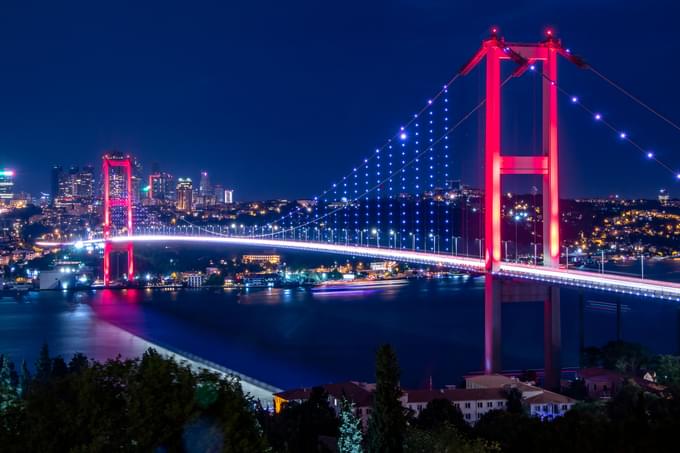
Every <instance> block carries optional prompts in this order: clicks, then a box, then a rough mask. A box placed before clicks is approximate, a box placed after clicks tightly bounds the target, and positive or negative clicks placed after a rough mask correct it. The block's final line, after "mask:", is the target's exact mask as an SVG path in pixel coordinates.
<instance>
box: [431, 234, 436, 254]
mask: <svg viewBox="0 0 680 453" xmlns="http://www.w3.org/2000/svg"><path fill="white" fill-rule="evenodd" d="M429 236H430V237H431V238H432V251H433V252H434V253H437V235H436V234H432V233H430V234H429Z"/></svg>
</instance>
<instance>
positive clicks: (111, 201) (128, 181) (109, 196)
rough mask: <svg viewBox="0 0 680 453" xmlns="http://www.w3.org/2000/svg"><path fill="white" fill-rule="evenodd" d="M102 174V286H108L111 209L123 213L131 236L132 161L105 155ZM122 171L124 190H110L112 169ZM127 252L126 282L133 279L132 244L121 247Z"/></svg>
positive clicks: (111, 243)
mask: <svg viewBox="0 0 680 453" xmlns="http://www.w3.org/2000/svg"><path fill="white" fill-rule="evenodd" d="M102 160H103V161H102V172H103V175H104V285H106V286H108V285H109V283H110V281H111V252H113V251H114V244H113V242H111V240H110V237H111V227H112V226H113V224H112V216H111V208H116V207H120V208H122V210H123V211H124V212H125V225H124V230H125V231H126V232H127V235H128V236H132V233H133V231H132V159H131V158H130V156H125V157H118V156H115V155H109V154H105V155H104V156H103V157H102ZM113 168H120V169H122V176H121V177H120V178H119V180H120V181H122V182H123V183H124V189H122V188H121V187H117V188H116V189H117V190H112V188H111V179H112V178H111V176H112V171H111V170H112V169H113ZM123 250H125V251H127V267H128V271H127V277H128V281H132V280H133V279H134V275H135V273H134V270H135V265H134V253H133V245H132V242H128V243H127V244H125V245H124V246H123Z"/></svg>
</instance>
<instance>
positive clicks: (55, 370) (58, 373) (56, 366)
mask: <svg viewBox="0 0 680 453" xmlns="http://www.w3.org/2000/svg"><path fill="white" fill-rule="evenodd" d="M67 373H68V367H67V366H66V362H65V361H64V358H63V357H62V356H57V357H55V358H54V359H52V377H55V378H60V377H64V376H66V374H67Z"/></svg>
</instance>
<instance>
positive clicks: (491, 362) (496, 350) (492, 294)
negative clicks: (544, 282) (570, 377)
mask: <svg viewBox="0 0 680 453" xmlns="http://www.w3.org/2000/svg"><path fill="white" fill-rule="evenodd" d="M531 301H540V302H542V303H543V370H544V387H545V388H547V389H551V390H559V388H560V377H561V374H562V362H561V352H562V327H561V315H560V289H559V287H557V286H544V287H540V286H538V287H537V286H534V285H524V284H517V283H512V282H507V281H502V280H501V279H500V278H499V277H497V276H494V275H493V274H491V273H488V274H486V276H485V281H484V373H485V374H494V373H501V372H502V371H503V368H502V363H501V355H502V334H501V332H502V329H501V324H502V311H503V303H504V302H505V303H516V302H531Z"/></svg>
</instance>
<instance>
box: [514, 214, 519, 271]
mask: <svg viewBox="0 0 680 453" xmlns="http://www.w3.org/2000/svg"><path fill="white" fill-rule="evenodd" d="M519 219H520V217H519V215H517V214H515V262H516V263H519V253H518V247H517V224H518V223H519Z"/></svg>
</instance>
